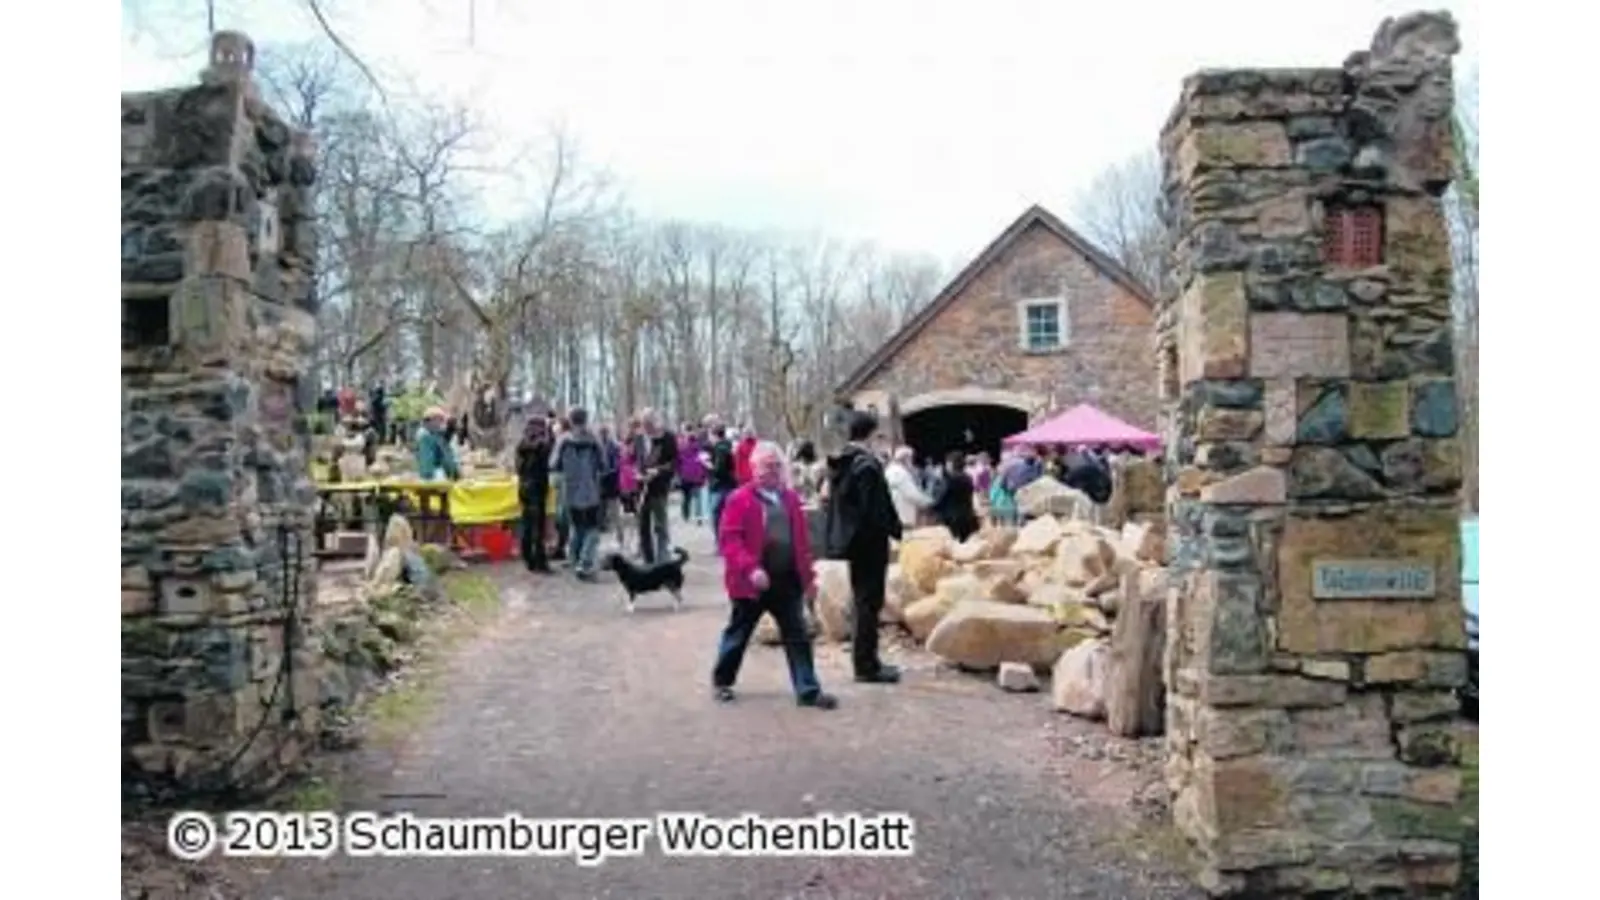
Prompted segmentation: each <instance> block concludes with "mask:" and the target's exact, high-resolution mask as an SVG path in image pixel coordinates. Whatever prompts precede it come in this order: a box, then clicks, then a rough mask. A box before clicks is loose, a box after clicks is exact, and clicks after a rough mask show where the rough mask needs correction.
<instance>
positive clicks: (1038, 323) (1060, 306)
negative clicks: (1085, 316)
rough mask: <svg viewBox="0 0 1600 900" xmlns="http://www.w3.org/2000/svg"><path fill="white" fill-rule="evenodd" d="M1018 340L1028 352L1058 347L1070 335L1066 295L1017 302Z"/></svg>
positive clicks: (1063, 343)
mask: <svg viewBox="0 0 1600 900" xmlns="http://www.w3.org/2000/svg"><path fill="white" fill-rule="evenodd" d="M1017 329H1018V335H1017V336H1018V339H1019V341H1020V343H1021V346H1022V349H1023V350H1024V351H1026V352H1029V353H1043V352H1046V351H1049V350H1059V349H1061V348H1062V347H1065V346H1066V345H1067V340H1068V338H1069V337H1071V335H1070V334H1069V331H1070V328H1069V323H1068V321H1067V301H1066V298H1064V297H1037V298H1033V299H1029V300H1023V301H1022V302H1020V303H1018V304H1017Z"/></svg>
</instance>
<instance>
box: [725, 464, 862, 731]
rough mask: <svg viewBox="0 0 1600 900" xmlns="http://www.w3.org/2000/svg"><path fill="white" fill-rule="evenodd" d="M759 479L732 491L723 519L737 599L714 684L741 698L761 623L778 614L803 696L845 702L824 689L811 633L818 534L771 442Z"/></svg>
mask: <svg viewBox="0 0 1600 900" xmlns="http://www.w3.org/2000/svg"><path fill="white" fill-rule="evenodd" d="M750 462H751V465H752V467H753V468H754V470H755V478H754V480H752V481H751V482H750V483H749V484H746V485H744V486H742V487H740V488H739V489H738V490H736V491H734V492H733V494H732V495H731V496H730V497H728V502H727V505H726V506H725V507H724V508H723V510H722V521H721V522H720V523H718V526H717V543H718V544H719V545H720V546H721V548H722V563H723V576H722V583H723V586H724V587H725V588H726V589H727V591H728V600H729V602H730V604H731V608H730V610H729V615H728V625H727V627H726V628H724V629H723V630H722V640H721V641H719V642H718V644H717V662H716V665H715V666H714V667H713V668H712V670H711V690H712V693H713V696H715V697H716V699H717V700H718V701H719V702H722V703H727V702H730V701H732V700H733V699H734V694H733V684H734V681H735V680H737V679H738V677H739V668H740V665H741V664H742V663H743V662H744V651H745V648H746V647H748V646H749V644H750V637H751V635H753V634H754V633H755V630H756V623H758V622H760V621H761V617H762V616H763V615H770V616H772V618H773V619H774V620H776V622H777V623H778V634H779V635H780V636H781V637H782V639H783V652H784V654H785V655H787V656H788V659H789V680H790V682H791V684H792V686H793V688H794V695H795V702H797V703H799V704H800V705H801V706H806V707H811V708H813V709H833V708H834V707H835V706H836V705H837V704H838V701H837V700H835V699H834V697H833V695H832V694H829V693H826V692H825V691H823V690H822V684H821V683H820V682H818V680H817V669H816V663H815V661H814V660H813V658H812V653H811V636H810V635H809V634H807V633H806V618H805V608H806V601H807V600H808V599H809V598H811V597H813V596H815V591H816V574H815V572H814V570H813V568H812V563H813V560H812V556H811V541H810V537H809V535H808V534H807V531H806V514H805V512H804V510H802V509H801V506H800V495H799V494H796V493H795V492H794V491H792V490H790V489H789V488H788V487H786V486H785V485H784V483H783V465H784V464H783V451H782V450H779V449H778V446H777V445H776V444H772V443H763V444H761V445H759V446H758V447H756V449H755V450H754V452H753V453H751V460H750Z"/></svg>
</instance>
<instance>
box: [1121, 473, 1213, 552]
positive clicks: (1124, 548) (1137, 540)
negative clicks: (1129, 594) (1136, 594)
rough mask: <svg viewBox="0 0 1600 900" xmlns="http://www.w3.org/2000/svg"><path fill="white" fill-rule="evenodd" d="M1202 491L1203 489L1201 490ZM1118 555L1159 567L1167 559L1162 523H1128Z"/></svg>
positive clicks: (1165, 532)
mask: <svg viewBox="0 0 1600 900" xmlns="http://www.w3.org/2000/svg"><path fill="white" fill-rule="evenodd" d="M1202 490H1203V489H1202ZM1121 537H1122V539H1121V541H1120V545H1121V546H1120V547H1118V555H1119V556H1122V557H1125V558H1131V559H1134V560H1137V561H1139V562H1147V563H1155V564H1156V565H1161V564H1162V563H1164V562H1166V558H1167V527H1166V523H1164V522H1129V523H1128V524H1126V525H1124V526H1122V536H1121Z"/></svg>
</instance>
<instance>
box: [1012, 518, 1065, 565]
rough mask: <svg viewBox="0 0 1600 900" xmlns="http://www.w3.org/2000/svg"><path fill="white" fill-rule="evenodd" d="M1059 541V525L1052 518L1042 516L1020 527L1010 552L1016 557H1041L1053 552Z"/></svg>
mask: <svg viewBox="0 0 1600 900" xmlns="http://www.w3.org/2000/svg"><path fill="white" fill-rule="evenodd" d="M1059 540H1061V523H1060V522H1057V521H1056V519H1055V517H1054V516H1043V517H1041V518H1037V519H1033V520H1031V521H1029V522H1028V523H1027V524H1026V525H1024V526H1022V530H1021V531H1020V532H1019V533H1018V534H1017V540H1016V543H1014V544H1012V545H1011V552H1012V553H1013V554H1014V555H1018V556H1027V555H1030V554H1031V555H1037V556H1042V555H1045V554H1047V553H1049V552H1050V551H1052V550H1054V549H1055V547H1056V542H1057V541H1059Z"/></svg>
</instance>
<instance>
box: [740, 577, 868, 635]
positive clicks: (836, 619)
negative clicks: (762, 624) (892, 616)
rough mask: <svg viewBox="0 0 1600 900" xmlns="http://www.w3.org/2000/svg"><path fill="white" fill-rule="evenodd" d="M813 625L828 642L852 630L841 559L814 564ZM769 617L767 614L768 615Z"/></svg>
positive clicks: (851, 598) (850, 597) (850, 600)
mask: <svg viewBox="0 0 1600 900" xmlns="http://www.w3.org/2000/svg"><path fill="white" fill-rule="evenodd" d="M816 575H817V603H816V613H817V624H818V625H819V626H821V629H822V635H823V637H825V638H827V639H828V640H830V641H843V640H848V639H849V637H850V635H851V633H852V621H851V618H852V612H851V609H852V603H853V601H854V599H855V597H854V594H853V593H852V592H851V590H850V566H849V563H847V562H845V561H844V560H838V559H822V560H817V563H816ZM884 606H888V598H887V597H885V600H884ZM768 618H770V616H769V617H768Z"/></svg>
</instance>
